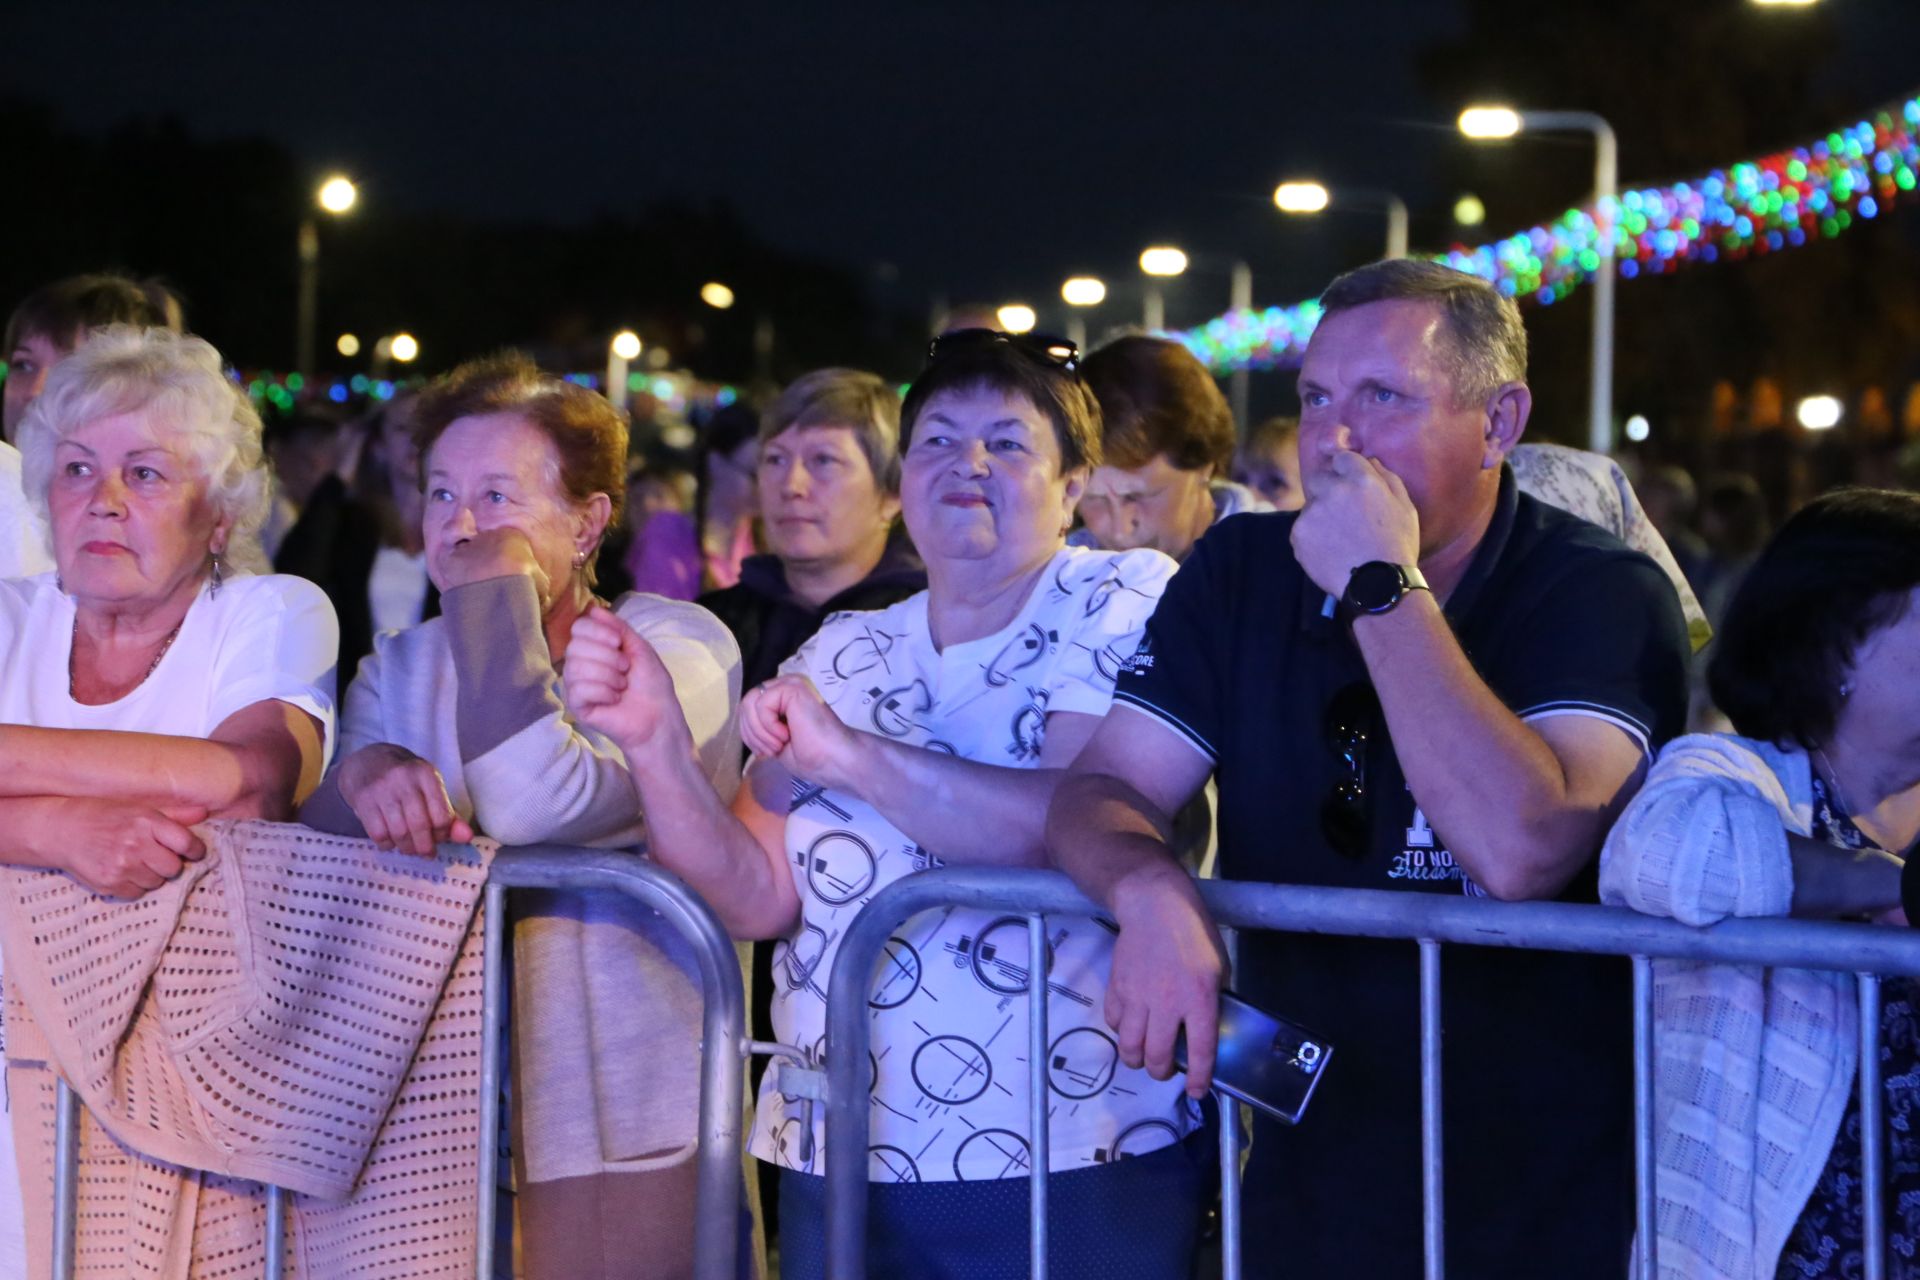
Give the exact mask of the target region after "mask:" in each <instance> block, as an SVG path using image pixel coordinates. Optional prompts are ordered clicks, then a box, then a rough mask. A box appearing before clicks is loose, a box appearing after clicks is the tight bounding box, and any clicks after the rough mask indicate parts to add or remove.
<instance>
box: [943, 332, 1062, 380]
mask: <svg viewBox="0 0 1920 1280" xmlns="http://www.w3.org/2000/svg"><path fill="white" fill-rule="evenodd" d="M1002 343H1004V344H1006V345H1007V346H1009V347H1012V348H1013V349H1014V350H1015V351H1018V352H1019V353H1020V354H1022V355H1024V356H1028V357H1030V358H1032V359H1033V360H1035V361H1037V362H1038V363H1040V364H1044V365H1046V366H1048V367H1049V368H1054V369H1059V370H1062V371H1063V372H1066V373H1072V372H1073V371H1074V370H1075V369H1078V368H1079V367H1080V348H1079V347H1077V346H1075V345H1074V344H1073V343H1071V342H1069V341H1067V340H1066V339H1065V338H1056V337H1054V336H1053V335H1052V334H1047V333H1003V332H1001V331H1000V330H998V329H955V330H953V331H951V332H949V333H943V334H941V335H940V336H939V337H937V338H935V339H934V340H933V341H932V342H930V343H928V344H927V363H928V364H932V363H933V362H934V361H936V360H940V359H943V358H944V357H947V356H951V355H955V354H958V353H960V352H963V351H979V350H982V349H984V348H987V347H992V346H998V345H1000V344H1002Z"/></svg>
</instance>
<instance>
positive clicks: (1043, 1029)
mask: <svg viewBox="0 0 1920 1280" xmlns="http://www.w3.org/2000/svg"><path fill="white" fill-rule="evenodd" d="M1051 967H1052V966H1050V965H1049V964H1048V963H1047V921H1046V917H1045V916H1042V915H1039V914H1035V915H1030V916H1028V917H1027V1088H1028V1092H1029V1094H1030V1095H1031V1098H1032V1113H1031V1117H1030V1123H1031V1126H1032V1128H1031V1136H1030V1137H1029V1139H1028V1148H1029V1152H1030V1155H1031V1158H1030V1159H1029V1161H1028V1164H1027V1172H1028V1177H1027V1190H1028V1194H1029V1200H1030V1203H1031V1205H1032V1209H1031V1212H1032V1214H1033V1226H1032V1239H1031V1248H1032V1254H1031V1259H1030V1262H1029V1265H1028V1274H1029V1275H1031V1276H1032V1277H1033V1280H1047V1177H1046V1175H1047V1170H1048V1168H1049V1167H1050V1166H1051V1165H1052V1162H1053V1161H1052V1150H1051V1144H1050V1143H1049V1141H1048V1137H1049V1135H1048V1133H1047V1101H1048V1099H1047V972H1048V970H1049V969H1050V968H1051Z"/></svg>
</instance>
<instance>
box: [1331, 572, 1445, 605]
mask: <svg viewBox="0 0 1920 1280" xmlns="http://www.w3.org/2000/svg"><path fill="white" fill-rule="evenodd" d="M1430 589H1431V588H1429V587H1428V586H1427V580H1426V577H1425V576H1424V575H1422V574H1421V572H1420V567H1419V566H1418V565H1411V564H1394V563H1392V562H1391V561H1387V560H1369V561H1367V563H1365V564H1363V565H1361V566H1360V567H1359V568H1357V569H1355V570H1354V571H1353V573H1352V574H1350V575H1349V576H1348V578H1347V589H1346V591H1345V592H1344V593H1342V595H1341V597H1340V601H1341V603H1342V604H1344V605H1346V606H1347V608H1349V609H1351V610H1352V611H1353V612H1355V613H1386V612H1387V611H1388V610H1390V609H1392V608H1393V607H1394V606H1395V605H1397V604H1399V603H1400V602H1401V601H1402V600H1404V599H1405V598H1406V595H1407V593H1408V592H1409V591H1427V590H1430Z"/></svg>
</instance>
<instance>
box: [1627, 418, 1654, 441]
mask: <svg viewBox="0 0 1920 1280" xmlns="http://www.w3.org/2000/svg"><path fill="white" fill-rule="evenodd" d="M1652 434H1653V424H1652V423H1650V422H1648V421H1647V417H1646V415H1645V414H1642V413H1636V414H1634V415H1633V416H1632V417H1631V418H1628V419H1627V439H1629V440H1631V441H1633V442H1634V443H1635V444H1639V443H1640V442H1641V441H1643V440H1645V439H1646V438H1647V437H1648V436H1650V435H1652Z"/></svg>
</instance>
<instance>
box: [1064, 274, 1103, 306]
mask: <svg viewBox="0 0 1920 1280" xmlns="http://www.w3.org/2000/svg"><path fill="white" fill-rule="evenodd" d="M1060 297H1061V298H1062V299H1063V300H1064V301H1065V302H1066V304H1067V305H1068V306H1070V307H1097V306H1099V305H1100V304H1101V303H1102V302H1105V301H1106V300H1107V286H1106V284H1105V283H1103V282H1102V281H1100V280H1098V279H1096V278H1095V277H1093V276H1075V277H1073V278H1072V279H1071V280H1069V281H1067V282H1066V283H1065V284H1063V285H1061V286H1060Z"/></svg>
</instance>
